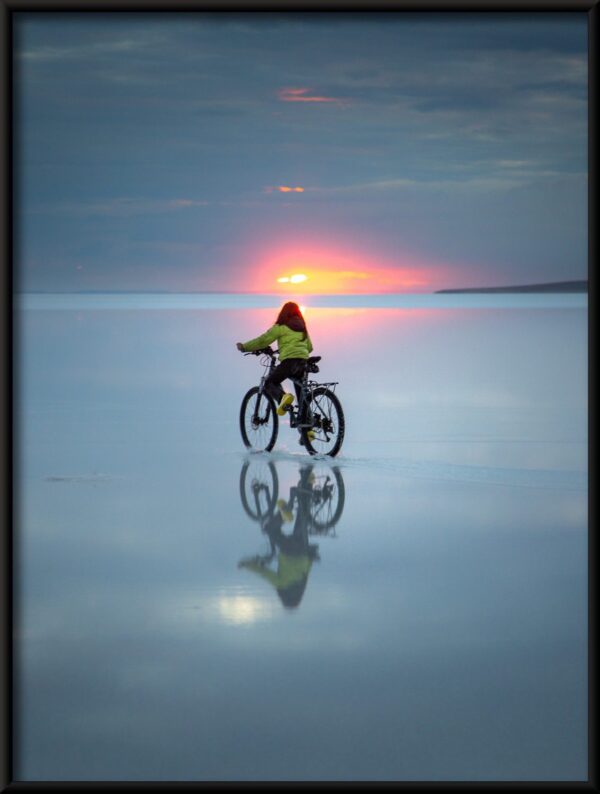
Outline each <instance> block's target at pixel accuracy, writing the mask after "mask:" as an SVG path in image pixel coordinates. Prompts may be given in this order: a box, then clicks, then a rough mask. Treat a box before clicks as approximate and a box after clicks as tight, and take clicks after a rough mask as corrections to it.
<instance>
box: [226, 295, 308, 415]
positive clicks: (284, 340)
mask: <svg viewBox="0 0 600 794" xmlns="http://www.w3.org/2000/svg"><path fill="white" fill-rule="evenodd" d="M275 341H277V346H278V349H279V364H278V366H276V367H275V369H274V370H273V372H271V374H270V375H269V377H268V378H267V380H266V383H265V391H266V392H267V394H268V395H269V396H270V397H272V398H273V399H274V400H275V404H276V405H277V413H278V414H279V415H280V416H283V415H284V414H285V412H286V410H287V409H288V408H289V406H290V405H291V404H292V403H293V402H294V395H293V394H288V393H286V392H285V391H284V390H283V388H282V386H281V383H282V381H284V380H286V379H287V378H301V377H302V375H303V374H304V370H305V367H306V361H307V359H308V357H309V355H310V353H311V352H312V350H313V346H312V342H311V340H310V336H309V335H308V330H307V328H306V322H305V320H304V317H303V316H302V312H301V311H300V307H299V306H298V304H297V303H293V302H291V301H289V302H288V303H285V304H284V305H283V306H282V308H281V311H280V312H279V315H278V316H277V319H276V320H275V323H274V325H272V326H271V327H270V328H269V329H268V330H267V331H265V333H264V334H261V335H260V336H257V337H256V338H255V339H250V340H249V341H248V342H237V344H236V347H237V349H238V350H241V351H242V352H244V353H251V352H253V351H255V350H260V349H261V348H263V347H267V346H268V345H270V344H271V343H272V342H275ZM296 396H297V398H298V399H299V390H298V388H297V387H296Z"/></svg>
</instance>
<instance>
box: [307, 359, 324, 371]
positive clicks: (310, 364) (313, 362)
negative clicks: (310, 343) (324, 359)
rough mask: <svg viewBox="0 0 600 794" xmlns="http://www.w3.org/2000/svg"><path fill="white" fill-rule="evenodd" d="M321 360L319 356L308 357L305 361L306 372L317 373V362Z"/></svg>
mask: <svg viewBox="0 0 600 794" xmlns="http://www.w3.org/2000/svg"><path fill="white" fill-rule="evenodd" d="M320 360H321V356H310V357H309V358H308V359H307V360H306V371H307V372H318V371H319V368H318V367H317V361H320Z"/></svg>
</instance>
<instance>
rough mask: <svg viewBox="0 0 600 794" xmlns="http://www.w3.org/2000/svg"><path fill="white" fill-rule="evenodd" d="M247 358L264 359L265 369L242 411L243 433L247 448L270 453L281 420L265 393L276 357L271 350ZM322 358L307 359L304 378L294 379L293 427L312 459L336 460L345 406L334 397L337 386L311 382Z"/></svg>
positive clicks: (246, 398) (343, 425) (250, 390)
mask: <svg viewBox="0 0 600 794" xmlns="http://www.w3.org/2000/svg"><path fill="white" fill-rule="evenodd" d="M245 355H255V356H262V358H261V364H262V365H263V367H264V368H265V370H264V373H263V376H262V378H261V380H260V384H259V385H258V386H253V387H252V388H251V389H249V391H248V392H247V393H246V394H245V396H244V399H243V400H242V407H241V409H240V430H241V433H242V440H243V442H244V444H245V445H246V447H248V448H249V449H252V450H254V451H257V452H258V451H265V452H269V451H270V450H272V449H273V447H274V446H275V442H276V440H277V433H278V431H279V417H278V416H277V412H276V410H275V402H274V401H273V399H272V398H271V397H270V396H269V395H268V394H267V393H266V392H265V391H264V386H265V382H266V380H267V378H268V377H269V375H270V374H271V372H272V371H273V369H274V368H275V360H276V359H275V357H276V355H277V353H276V352H275V351H274V350H273V349H272V348H270V347H266V348H263V349H262V350H256V351H254V352H253V353H246V354H245ZM320 360H321V356H311V357H310V358H309V359H307V362H306V368H305V370H304V373H303V375H302V377H301V378H299V379H295V378H291V379H290V380H292V382H293V383H294V386H295V387H296V393H297V396H298V405H297V407H292V406H290V407H288V408H287V409H286V410H287V412H288V413H289V417H290V427H295V428H297V429H298V431H299V433H300V441H301V443H302V444H303V445H304V446H305V447H306V449H307V451H308V452H309V453H310V454H311V455H315V454H321V455H330V456H331V457H335V455H337V454H338V452H339V451H340V449H341V446H342V443H343V441H344V431H345V421H344V412H343V410H342V405H341V403H340V401H339V399H338V398H337V396H336V395H335V394H334V391H335V387H336V386H337V382H329V383H317V382H316V381H311V380H309V379H308V375H309V373H311V372H318V371H319V367H318V366H317V362H318V361H320Z"/></svg>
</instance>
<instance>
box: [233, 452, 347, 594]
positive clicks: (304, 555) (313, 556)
mask: <svg viewBox="0 0 600 794" xmlns="http://www.w3.org/2000/svg"><path fill="white" fill-rule="evenodd" d="M278 496H279V477H278V476H277V470H276V468H275V465H274V464H273V462H272V461H265V460H264V458H262V459H261V458H254V459H253V460H249V461H246V463H245V464H244V465H243V467H242V471H241V472H240V497H241V500H242V506H243V508H244V510H245V511H246V513H247V515H248V516H249V517H250V518H251V519H252V520H253V521H256V522H258V523H259V524H260V528H261V531H262V532H263V533H264V534H265V535H266V537H267V538H268V541H269V551H268V552H267V553H266V554H256V555H253V556H251V557H244V558H242V559H241V560H240V561H239V563H238V568H245V569H246V570H249V571H251V572H252V573H254V574H256V575H258V576H260V578H261V579H263V580H265V581H267V582H268V583H269V584H270V585H272V586H273V587H274V588H275V590H276V592H277V595H278V596H279V598H280V600H281V603H282V604H283V606H285V607H286V608H294V607H297V606H299V604H300V602H301V601H302V598H303V596H304V592H305V590H306V585H307V582H308V578H309V574H310V571H311V568H312V565H313V563H314V562H315V561H318V560H319V559H320V557H319V547H318V545H317V544H316V543H311V542H310V539H309V538H310V535H314V534H324V533H326V532H329V531H330V530H333V528H334V526H335V524H336V523H337V522H338V521H339V519H340V517H341V515H342V512H343V510H344V500H345V492H344V481H343V479H342V475H341V472H340V471H339V469H337V468H331V467H329V466H327V465H326V464H325V465H319V466H315V465H313V463H312V462H311V463H309V464H308V465H303V466H301V467H300V471H299V479H298V482H297V484H296V485H292V486H291V487H290V492H289V498H288V499H287V501H286V500H285V499H278ZM286 524H287V525H288V529H287V531H286V530H285V529H284V526H285V525H286ZM290 527H292V530H291V532H290V529H289V528H290Z"/></svg>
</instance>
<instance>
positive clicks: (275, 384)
mask: <svg viewBox="0 0 600 794" xmlns="http://www.w3.org/2000/svg"><path fill="white" fill-rule="evenodd" d="M305 367H306V359H305V358H286V359H285V361H282V362H281V364H278V365H277V366H276V367H275V369H274V370H273V372H272V373H271V374H270V375H269V377H268V378H267V380H266V383H265V391H266V393H267V394H268V395H269V396H270V397H272V398H273V399H274V400H275V405H279V403H280V402H281V398H282V397H283V395H284V394H285V392H284V390H283V389H282V387H281V383H282V381H284V380H286V378H298V379H300V378H301V377H302V375H303V374H304V369H305ZM294 385H295V384H294ZM296 399H297V400H300V389H299V388H298V387H297V386H296Z"/></svg>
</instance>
